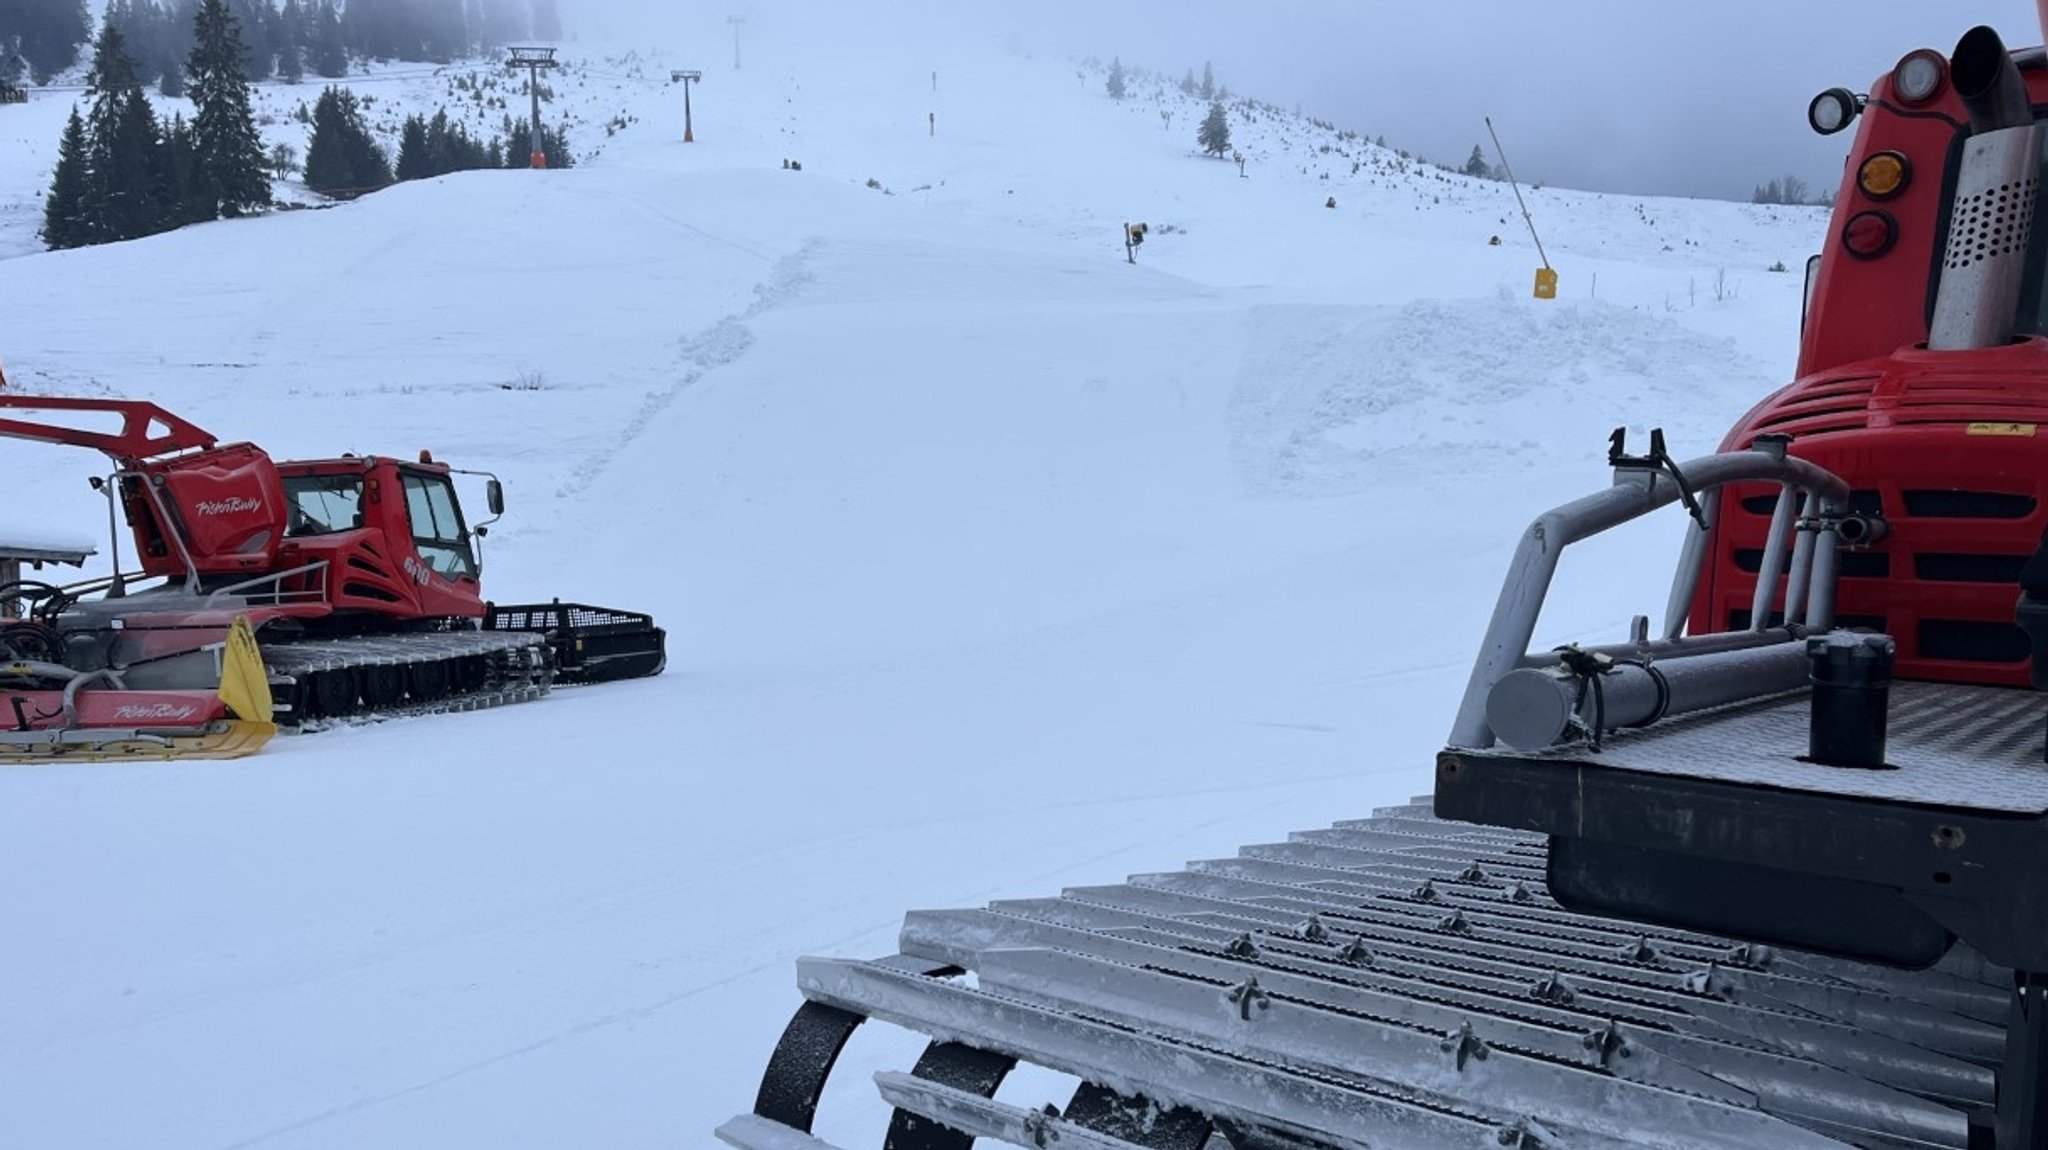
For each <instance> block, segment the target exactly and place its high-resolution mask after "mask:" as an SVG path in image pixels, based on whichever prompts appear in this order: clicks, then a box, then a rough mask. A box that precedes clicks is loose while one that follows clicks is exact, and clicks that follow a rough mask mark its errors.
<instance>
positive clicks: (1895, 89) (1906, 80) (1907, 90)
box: [1892, 48, 1948, 104]
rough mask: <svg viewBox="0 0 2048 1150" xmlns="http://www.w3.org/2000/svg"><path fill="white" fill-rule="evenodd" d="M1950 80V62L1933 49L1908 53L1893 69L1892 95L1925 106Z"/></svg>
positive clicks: (1922, 49)
mask: <svg viewBox="0 0 2048 1150" xmlns="http://www.w3.org/2000/svg"><path fill="white" fill-rule="evenodd" d="M1947 78H1948V61H1947V60H1944V59H1942V57H1941V53H1939V52H1937V51H1935V50H1934V49H1932V48H1921V49H1918V50H1916V51H1912V52H1908V53H1906V55H1905V58H1904V59H1902V60H1900V61H1899V66H1898V67H1896V68H1893V69H1892V94H1893V95H1894V96H1897V97H1898V98H1899V99H1900V100H1902V101H1904V102H1905V103H1908V104H1925V103H1926V102H1927V101H1929V100H1932V99H1934V96H1935V93H1937V92H1939V91H1941V84H1942V81H1943V80H1945V79H1947Z"/></svg>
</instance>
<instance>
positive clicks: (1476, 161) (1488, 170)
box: [1462, 144, 1493, 180]
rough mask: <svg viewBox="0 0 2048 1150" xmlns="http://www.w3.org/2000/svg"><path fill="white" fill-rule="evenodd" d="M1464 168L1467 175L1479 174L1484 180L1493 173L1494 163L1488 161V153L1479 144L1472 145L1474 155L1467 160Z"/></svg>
mask: <svg viewBox="0 0 2048 1150" xmlns="http://www.w3.org/2000/svg"><path fill="white" fill-rule="evenodd" d="M1462 170H1463V171H1464V173H1465V174H1466V175H1468V176H1477V177H1479V178H1480V179H1482V180H1484V179H1488V178H1490V177H1491V176H1492V175H1493V165H1491V164H1489V163H1487V162H1486V153H1485V152H1483V151H1481V150H1480V149H1479V145H1477V144H1474V145H1472V155H1471V156H1470V157H1468V158H1467V159H1466V160H1465V167H1464V168H1463V169H1462Z"/></svg>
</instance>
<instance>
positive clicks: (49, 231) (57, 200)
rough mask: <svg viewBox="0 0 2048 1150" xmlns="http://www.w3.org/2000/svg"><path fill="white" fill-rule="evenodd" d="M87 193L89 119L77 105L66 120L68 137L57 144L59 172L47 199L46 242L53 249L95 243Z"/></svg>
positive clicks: (44, 239)
mask: <svg viewBox="0 0 2048 1150" xmlns="http://www.w3.org/2000/svg"><path fill="white" fill-rule="evenodd" d="M85 195H86V186H85V121H84V120H82V119H80V118H79V115H78V109H77V108H73V109H71V118H70V119H69V120H66V121H65V122H64V140H63V142H62V143H60V144H59V145H58V146H57V174H56V176H55V177H54V178H52V179H51V181H50V194H49V195H48V196H47V197H45V198H44V200H43V233H42V234H43V242H44V243H45V244H48V245H49V246H50V248H51V249H52V250H56V249H59V248H76V247H83V246H85V245H86V244H89V243H91V242H92V240H91V238H90V234H89V232H88V231H87V228H86V224H85Z"/></svg>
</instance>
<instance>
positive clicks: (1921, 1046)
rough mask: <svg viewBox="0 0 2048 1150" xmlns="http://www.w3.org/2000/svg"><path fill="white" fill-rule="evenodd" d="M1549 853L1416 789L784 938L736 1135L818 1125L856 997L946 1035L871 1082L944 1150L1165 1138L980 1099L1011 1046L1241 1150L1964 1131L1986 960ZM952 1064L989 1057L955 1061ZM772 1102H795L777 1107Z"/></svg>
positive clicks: (1699, 1144)
mask: <svg viewBox="0 0 2048 1150" xmlns="http://www.w3.org/2000/svg"><path fill="white" fill-rule="evenodd" d="M1543 858H1544V843H1543V840H1542V839H1540V838H1537V837H1533V836H1529V835H1524V834H1519V833H1516V832H1509V831H1501V830H1497V829H1492V828H1480V827H1471V826H1466V825H1463V824H1454V823H1444V822H1439V821H1437V820H1435V819H1434V818H1431V817H1429V815H1428V814H1427V808H1426V807H1424V806H1417V805H1405V806H1402V807H1396V808H1390V809H1388V810H1386V811H1383V812H1380V813H1378V814H1376V815H1375V816H1374V817H1372V818H1369V819H1361V820H1353V821H1349V822H1344V823H1339V824H1336V825H1335V826H1333V827H1331V828H1329V829H1327V830H1323V831H1314V832H1306V833H1303V834H1298V835H1294V836H1291V837H1290V839H1289V841H1287V842H1285V843H1279V844H1264V845H1260V846H1253V847H1247V848H1245V850H1244V851H1243V852H1241V854H1240V855H1239V857H1237V858H1234V859H1220V860H1205V861H1198V862H1195V863H1192V864H1190V865H1189V867H1188V868H1187V869H1186V870H1183V871H1178V872H1172V873H1168V874H1153V875H1138V876H1134V877H1132V878H1131V879H1130V880H1129V881H1127V882H1125V883H1122V884H1118V885H1115V886H1096V887H1081V888H1074V889H1070V890H1068V891H1066V892H1064V893H1063V894H1062V895H1061V896H1059V897H1058V898H1049V899H1028V900H1012V901H1005V902H998V903H994V904H992V905H990V906H989V907H987V908H985V909H981V910H954V911H920V912H915V913H912V914H911V915H909V916H908V917H907V918H906V920H905V922H904V927H903V932H902V936H901V939H900V945H901V947H902V953H901V954H899V955H896V956H893V957H891V958H889V959H886V960H882V961H880V962H856V961H848V960H835V959H804V960H801V961H800V963H799V967H798V970H799V984H800V987H801V989H802V991H803V993H804V996H805V998H806V999H808V1000H809V1002H810V1005H807V1006H806V1008H805V1013H800V1014H799V1017H798V1019H797V1021H795V1022H793V1023H792V1024H791V1026H790V1029H789V1031H788V1032H786V1034H785V1036H784V1041H783V1046H782V1047H779V1048H778V1051H777V1055H776V1058H775V1060H774V1062H773V1063H772V1064H771V1066H770V1069H769V1071H768V1074H767V1076H766V1077H765V1078H764V1080H763V1084H762V1099H761V1101H760V1102H757V1105H756V1114H755V1116H753V1117H751V1118H748V1119H746V1120H745V1121H746V1122H748V1123H755V1122H762V1121H765V1122H769V1127H770V1128H761V1127H758V1126H756V1125H746V1126H744V1129H745V1130H746V1131H747V1134H746V1135H745V1137H746V1142H747V1144H748V1145H751V1146H757V1147H767V1146H770V1145H772V1144H773V1143H774V1140H775V1139H776V1138H779V1137H781V1132H787V1133H788V1134H789V1135H791V1136H794V1137H803V1136H807V1135H808V1132H809V1128H810V1124H811V1119H812V1116H813V1114H812V1110H811V1109H810V1108H809V1107H814V1106H815V1099H816V1097H817V1092H818V1090H819V1089H821V1088H822V1086H823V1082H824V1079H825V1077H826V1076H827V1075H829V1074H830V1072H831V1067H832V1063H833V1062H834V1061H835V1060H836V1057H837V1052H838V1049H839V1045H838V1044H840V1043H843V1042H844V1041H845V1037H846V1035H847V1034H850V1033H851V1030H852V1028H853V1027H854V1026H856V1025H858V1024H859V1022H860V1020H861V1019H863V1018H869V1017H872V1018H882V1019H885V1020H887V1021H889V1022H892V1023H895V1024H897V1025H899V1026H904V1027H908V1028H910V1029H913V1030H917V1031H921V1032H923V1033H925V1034H928V1035H930V1036H932V1038H933V1040H934V1043H933V1046H932V1048H931V1050H929V1051H928V1052H927V1056H926V1059H925V1060H922V1061H920V1063H919V1068H918V1069H916V1070H913V1071H912V1073H911V1074H910V1075H902V1074H894V1073H889V1074H884V1075H881V1076H880V1077H879V1080H878V1089H879V1090H880V1092H881V1095H882V1097H883V1098H884V1099H885V1100H886V1101H887V1102H888V1104H890V1105H891V1106H893V1107H895V1108H896V1110H897V1115H898V1127H897V1128H907V1127H902V1126H901V1124H902V1123H904V1122H912V1123H913V1124H915V1120H918V1119H922V1120H924V1124H923V1125H922V1126H921V1127H919V1128H920V1129H923V1130H925V1131H926V1134H927V1135H928V1137H926V1138H925V1139H924V1140H923V1141H920V1142H919V1145H920V1146H924V1147H927V1148H931V1150H948V1148H953V1150H965V1148H966V1146H967V1145H968V1143H969V1141H971V1139H972V1138H973V1137H977V1136H978V1137H987V1138H994V1139H997V1140H1000V1141H1006V1142H1011V1143H1014V1144H1017V1145H1020V1146H1034V1147H1045V1146H1049V1145H1051V1144H1052V1142H1054V1141H1059V1140H1062V1139H1065V1140H1067V1141H1070V1142H1071V1143H1072V1144H1074V1145H1077V1146H1085V1147H1087V1148H1088V1150H1114V1148H1115V1147H1117V1146H1141V1145H1148V1139H1152V1136H1151V1135H1147V1134H1145V1133H1143V1131H1142V1129H1141V1128H1149V1127H1147V1126H1146V1124H1144V1123H1139V1124H1136V1125H1130V1124H1126V1125H1125V1126H1120V1127H1112V1128H1107V1129H1106V1128H1105V1127H1104V1126H1103V1125H1102V1124H1100V1123H1092V1124H1091V1123H1085V1122H1084V1123H1083V1124H1082V1125H1080V1126H1076V1125H1075V1124H1074V1121H1073V1115H1074V1114H1077V1113H1083V1112H1084V1111H1085V1112H1086V1113H1089V1114H1092V1113H1094V1112H1095V1110H1096V1109H1099V1107H1097V1108H1088V1107H1083V1106H1082V1103H1083V1098H1082V1096H1081V1095H1077V1096H1076V1098H1075V1099H1073V1100H1071V1101H1069V1102H1068V1103H1067V1107H1068V1111H1070V1113H1068V1114H1067V1115H1065V1116H1063V1115H1062V1112H1061V1110H1060V1108H1059V1107H1058V1106H1057V1105H1052V1104H1053V1103H1057V1102H1059V1101H1060V1100H1057V1099H1048V1100H1047V1103H1048V1105H1047V1106H1044V1107H1036V1106H1034V1107H1019V1106H1016V1105H1011V1104H1009V1103H997V1102H994V1101H991V1099H992V1097H993V1094H994V1091H995V1084H996V1083H998V1082H1000V1080H1001V1076H1002V1072H1003V1071H1005V1070H1007V1068H1008V1066H1009V1065H1010V1064H1011V1061H1012V1060H1019V1059H1021V1060H1023V1061H1027V1062H1032V1063H1036V1064H1038V1065H1041V1066H1045V1067H1048V1068H1050V1069H1053V1070H1057V1071H1061V1072H1063V1073H1066V1074H1071V1075H1073V1076H1075V1077H1077V1078H1079V1079H1081V1080H1082V1082H1083V1083H1084V1086H1083V1088H1082V1094H1083V1095H1088V1094H1089V1092H1091V1091H1092V1092H1095V1094H1101V1093H1103V1092H1105V1090H1106V1091H1108V1092H1110V1093H1111V1094H1113V1095H1115V1096H1120V1097H1122V1098H1124V1099H1126V1100H1142V1099H1145V1098H1159V1099H1170V1100H1171V1101H1172V1103H1173V1104H1174V1109H1172V1111H1171V1112H1172V1113H1175V1114H1182V1115H1187V1116H1191V1117H1192V1118H1193V1119H1194V1121H1195V1122H1196V1123H1197V1124H1204V1125H1202V1129H1203V1130H1205V1131H1207V1132H1209V1133H1211V1134H1214V1135H1220V1136H1221V1137H1222V1138H1223V1139H1225V1140H1227V1141H1228V1142H1229V1143H1230V1144H1231V1145H1232V1146H1233V1147H1234V1148H1235V1150H1253V1148H1254V1147H1263V1146H1273V1147H1276V1148H1277V1147H1287V1148H1290V1150H1297V1148H1300V1147H1305V1146H1317V1147H1371V1148H1372V1150H1408V1148H1412V1150H1439V1148H1441V1147H1450V1146H1473V1147H1480V1146H1509V1147H1516V1146H1519V1147H1525V1148H1529V1150H1536V1148H1541V1147H1554V1148H1561V1147H1603V1148H1604V1147H1619V1146H1624V1145H1630V1146H1645V1147H1655V1148H1660V1150H1723V1148H1727V1150H1733V1148H1735V1147H1745V1148H1746V1147H1761V1146H1769V1147H1773V1148H1783V1150H1806V1148H1810V1150H1825V1148H1834V1150H1840V1148H1843V1147H1864V1148H1868V1150H1909V1148H1910V1150H1932V1148H1951V1150H1965V1148H1966V1147H1967V1146H1968V1145H1969V1144H1970V1126H1971V1124H1972V1122H1975V1123H1978V1124H1980V1125H1981V1124H1984V1123H1987V1122H1988V1121H1989V1119H1990V1114H1991V1108H1992V1106H1993V1104H1994V1095H1995V1089H1996V1069H1997V1064H1998V1061H1999V1059H2000V1058H2001V1057H2002V1056H2003V1051H2004V1045H2003V1043H2004V1029H2003V1026H2002V1016H2003V1015H2002V1012H2003V1006H2004V991H2003V990H2002V989H2001V988H2000V987H1999V986H1998V981H1999V979H2000V977H2001V974H2002V972H2001V971H2000V970H1999V969H1998V968H1996V967H1994V966H1992V965H1990V964H1988V963H1986V962H1985V961H1984V960H1983V959H1982V958H1981V957H1978V956H1975V955H1971V954H1963V955H1957V956H1952V957H1951V958H1950V959H1948V960H1945V961H1944V962H1943V963H1942V964H1941V966H1940V967H1938V968H1936V969H1934V970H1930V971H1926V972H1917V973H1915V972H1899V971H1891V970H1880V969H1877V968H1874V967H1867V966H1863V965H1862V964H1858V963H1854V962H1849V961H1845V960H1842V959H1836V958H1831V957H1826V956H1820V955H1812V954H1805V953H1801V952H1795V951H1788V950H1783V949H1774V948H1768V947H1755V946H1746V945H1743V944H1740V943H1738V942H1736V941H1735V940H1732V939H1723V938H1716V937H1714V936H1710V935H1705V934H1700V933H1697V932H1691V931H1682V930H1670V929H1662V928H1655V927H1644V926H1640V925H1637V924H1632V923H1625V922H1619V921H1615V920H1609V919H1603V918H1600V917H1598V916H1595V915H1586V914H1579V913H1576V912H1573V911H1569V910H1566V909H1565V908H1563V907H1560V906H1558V905H1557V904H1556V903H1555V902H1554V901H1552V900H1551V899H1550V898H1549V896H1548V894H1547V893H1546V892H1545V891H1544V889H1543V884H1542V874H1543V870H1542V867H1543ZM962 1059H966V1060H968V1061H970V1062H971V1061H972V1060H973V1059H983V1060H988V1059H993V1060H995V1063H996V1067H995V1069H994V1070H993V1072H991V1071H990V1070H989V1069H988V1067H987V1066H986V1065H980V1064H977V1065H980V1069H979V1070H978V1071H977V1072H976V1074H967V1075H961V1074H954V1075H952V1077H951V1078H950V1079H949V1077H948V1074H947V1073H946V1072H945V1071H944V1068H945V1067H948V1066H951V1065H954V1064H955V1063H956V1062H959V1061H960V1060H962ZM984 1087H985V1089H984ZM1091 1097H1092V1095H1091ZM790 1098H808V1099H810V1100H811V1102H810V1103H809V1104H808V1105H807V1106H798V1107H795V1108H791V1107H789V1106H788V1105H786V1104H783V1103H781V1102H776V1103H774V1104H772V1105H771V1100H781V1099H790ZM1154 1109H1155V1110H1156V1109H1157V1108H1156V1107H1155V1108H1154ZM736 1121H740V1120H736ZM934 1124H935V1125H934ZM933 1131H939V1132H941V1133H932V1132H933ZM1134 1131H1135V1132H1134ZM1152 1140H1154V1141H1156V1139H1152ZM728 1141H735V1140H734V1139H730V1138H729V1139H728ZM735 1144H738V1142H737V1141H735ZM790 1144H791V1145H798V1144H800V1143H790ZM1200 1144H1201V1141H1200V1140H1199V1139H1197V1140H1196V1141H1194V1143H1193V1145H1194V1146H1197V1147H1199V1146H1200Z"/></svg>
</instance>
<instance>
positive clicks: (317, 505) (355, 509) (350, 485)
mask: <svg viewBox="0 0 2048 1150" xmlns="http://www.w3.org/2000/svg"><path fill="white" fill-rule="evenodd" d="M284 501H285V506H286V508H288V510H287V512H286V514H285V525H284V537H285V538H287V539H294V538H298V537H300V536H305V535H331V534H333V533H334V532H336V531H353V530H355V529H356V528H358V527H361V526H362V525H363V477H362V476H360V475H300V476H296V477H293V478H289V479H286V480H285V481H284Z"/></svg>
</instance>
